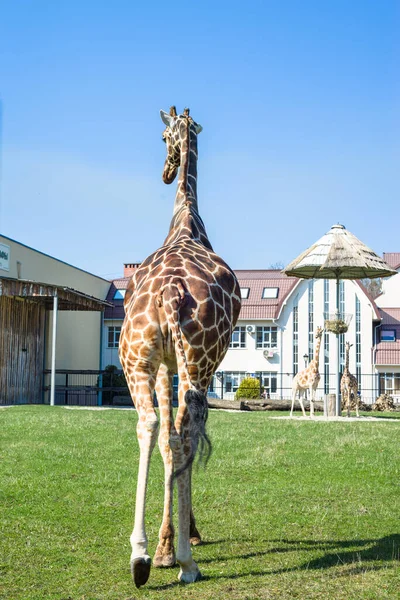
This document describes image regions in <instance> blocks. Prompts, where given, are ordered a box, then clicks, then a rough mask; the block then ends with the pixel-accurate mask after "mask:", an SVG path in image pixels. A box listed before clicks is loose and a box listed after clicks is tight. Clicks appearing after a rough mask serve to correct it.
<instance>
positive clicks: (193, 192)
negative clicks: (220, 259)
mask: <svg viewBox="0 0 400 600" xmlns="http://www.w3.org/2000/svg"><path fill="white" fill-rule="evenodd" d="M179 135H180V146H181V161H180V169H179V176H178V186H177V191H176V197H175V204H174V214H173V217H172V221H171V225H170V228H169V233H168V236H167V238H166V240H165V242H164V245H167V244H171V243H174V242H176V241H178V240H179V239H182V238H191V239H195V240H197V241H198V242H200V243H201V244H203V245H204V246H206V247H207V248H209V249H210V250H212V246H211V244H210V242H209V240H208V237H207V233H206V229H205V226H204V223H203V221H202V219H201V217H200V215H199V212H198V204H197V133H196V130H195V127H194V125H193V124H191V123H190V121H189V120H188V119H185V120H184V121H183V122H182V123H181V125H180V130H179Z"/></svg>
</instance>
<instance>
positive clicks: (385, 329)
mask: <svg viewBox="0 0 400 600" xmlns="http://www.w3.org/2000/svg"><path fill="white" fill-rule="evenodd" d="M383 258H384V260H385V261H386V262H387V263H388V265H390V266H391V267H392V268H393V269H396V271H397V275H393V277H390V278H389V279H384V280H383V282H382V293H381V294H380V295H379V296H378V297H377V298H376V304H377V306H378V310H379V314H380V317H381V322H380V323H379V324H378V325H377V326H376V328H375V331H374V352H373V366H374V369H375V372H376V373H377V374H378V376H379V390H380V392H385V393H388V394H390V395H391V396H393V397H394V398H395V400H396V401H397V402H400V252H389V253H385V254H384V255H383Z"/></svg>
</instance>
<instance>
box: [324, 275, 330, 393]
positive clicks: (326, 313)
mask: <svg viewBox="0 0 400 600" xmlns="http://www.w3.org/2000/svg"><path fill="white" fill-rule="evenodd" d="M324 318H325V319H328V318H329V279H324ZM324 392H325V394H329V334H328V332H325V335H324Z"/></svg>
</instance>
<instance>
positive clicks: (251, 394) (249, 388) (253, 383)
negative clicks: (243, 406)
mask: <svg viewBox="0 0 400 600" xmlns="http://www.w3.org/2000/svg"><path fill="white" fill-rule="evenodd" d="M240 398H247V399H248V400H258V399H259V398H260V382H259V380H258V379H255V378H254V377H246V379H243V381H242V383H241V384H240V385H239V387H238V390H237V392H236V394H235V399H236V400H239V399H240Z"/></svg>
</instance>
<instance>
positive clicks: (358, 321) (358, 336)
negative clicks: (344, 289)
mask: <svg viewBox="0 0 400 600" xmlns="http://www.w3.org/2000/svg"><path fill="white" fill-rule="evenodd" d="M356 378H357V383H358V389H360V385H361V302H360V301H359V299H358V296H356Z"/></svg>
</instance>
